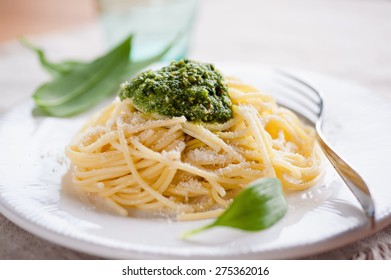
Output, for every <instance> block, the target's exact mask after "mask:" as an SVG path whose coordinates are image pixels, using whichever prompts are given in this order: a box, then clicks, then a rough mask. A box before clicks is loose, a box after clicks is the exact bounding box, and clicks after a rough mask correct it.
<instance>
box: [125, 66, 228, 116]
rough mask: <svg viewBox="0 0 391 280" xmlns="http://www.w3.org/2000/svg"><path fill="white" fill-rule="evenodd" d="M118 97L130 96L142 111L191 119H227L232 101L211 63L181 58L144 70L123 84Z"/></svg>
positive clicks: (219, 75)
mask: <svg viewBox="0 0 391 280" xmlns="http://www.w3.org/2000/svg"><path fill="white" fill-rule="evenodd" d="M119 96H120V98H121V100H124V99H125V98H130V99H131V101H132V103H133V105H134V106H135V107H136V108H137V109H138V110H140V111H142V112H144V113H152V114H157V115H162V116H167V117H180V116H185V117H186V119H187V120H189V121H194V122H219V123H222V122H226V121H227V120H229V119H230V118H232V102H231V99H230V98H229V96H228V88H227V85H226V83H225V81H224V78H223V76H222V75H221V74H220V73H219V72H218V71H217V70H216V68H215V67H214V65H213V64H206V63H201V62H197V61H194V60H188V59H182V60H180V61H174V62H172V63H171V64H170V65H169V66H167V67H163V68H161V69H159V70H157V71H151V70H149V71H145V72H143V73H140V74H139V75H138V76H136V77H135V78H134V79H133V80H132V81H131V82H130V83H129V82H127V83H123V84H122V85H121V89H120V95H119Z"/></svg>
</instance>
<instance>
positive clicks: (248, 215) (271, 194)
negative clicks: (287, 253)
mask: <svg viewBox="0 0 391 280" xmlns="http://www.w3.org/2000/svg"><path fill="white" fill-rule="evenodd" d="M287 210H288V204H287V202H286V200H285V196H284V192H283V189H282V186H281V182H280V181H279V180H278V179H275V178H261V179H258V180H255V181H254V182H252V183H251V184H250V185H249V186H247V187H246V188H245V189H243V190H242V191H241V192H240V193H239V194H238V195H237V196H236V197H235V199H234V200H233V202H232V203H231V204H230V206H229V207H228V208H227V209H226V210H225V211H224V212H223V214H221V215H220V216H219V217H218V218H217V219H216V220H215V221H214V222H213V223H211V224H208V225H206V226H204V227H202V228H198V229H195V230H191V231H189V232H186V233H184V234H183V235H182V237H183V238H188V237H189V236H192V235H194V234H196V233H199V232H202V231H204V230H206V229H209V228H212V227H217V226H225V227H233V228H238V229H241V230H246V231H259V230H263V229H266V228H268V227H270V226H272V225H274V224H275V223H276V222H278V221H279V220H280V219H281V218H282V217H283V216H284V215H285V213H286V212H287Z"/></svg>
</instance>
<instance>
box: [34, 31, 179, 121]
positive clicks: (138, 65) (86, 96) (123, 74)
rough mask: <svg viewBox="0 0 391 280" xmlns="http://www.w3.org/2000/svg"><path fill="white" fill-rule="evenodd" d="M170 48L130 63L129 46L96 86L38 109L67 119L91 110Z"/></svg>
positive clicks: (161, 56)
mask: <svg viewBox="0 0 391 280" xmlns="http://www.w3.org/2000/svg"><path fill="white" fill-rule="evenodd" d="M129 41H130V40H129V39H128V42H129ZM171 47H172V44H170V45H169V46H168V47H167V48H166V49H164V50H163V51H162V52H161V53H159V54H157V55H156V56H154V57H151V58H149V59H147V60H144V61H139V62H130V61H129V54H130V45H129V48H127V54H126V55H125V51H121V53H120V54H121V55H120V56H121V57H122V59H121V60H119V61H118V63H117V64H116V65H114V66H111V67H110V69H111V71H108V73H107V74H106V76H104V77H103V78H102V79H101V80H99V81H97V83H96V84H92V85H90V88H88V87H86V88H85V89H84V91H83V92H81V93H80V94H79V95H77V96H75V97H74V98H71V99H69V100H68V101H66V102H63V103H61V104H59V105H55V106H39V108H40V109H41V110H42V111H43V112H45V113H46V114H48V115H51V116H55V117H68V116H72V115H75V114H78V113H81V112H83V111H85V110H87V109H89V108H91V107H92V106H94V105H95V104H97V103H99V102H100V101H101V100H103V99H104V98H106V97H107V96H109V95H111V94H114V93H116V92H117V90H118V89H119V84H120V83H121V82H123V81H125V80H128V79H130V78H131V77H132V76H134V75H135V74H137V73H138V72H140V71H141V70H143V69H144V68H146V67H147V66H148V65H150V64H152V63H154V62H157V61H159V60H161V59H162V58H163V56H164V55H165V54H166V53H167V52H168V51H169V50H170V49H171ZM75 72H78V71H75ZM72 74H73V73H72ZM70 75H71V74H70ZM63 79H66V77H63ZM67 80H68V79H67ZM64 94H66V92H64Z"/></svg>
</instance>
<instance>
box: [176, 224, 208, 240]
mask: <svg viewBox="0 0 391 280" xmlns="http://www.w3.org/2000/svg"><path fill="white" fill-rule="evenodd" d="M214 226H215V223H212V224H208V225H206V226H203V227H200V228H196V229H193V230H189V231H186V232H184V233H183V234H182V235H181V238H182V239H187V238H189V237H190V236H193V235H195V234H197V233H200V232H202V231H205V230H207V229H210V228H212V227H214Z"/></svg>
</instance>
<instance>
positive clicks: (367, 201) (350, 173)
mask: <svg viewBox="0 0 391 280" xmlns="http://www.w3.org/2000/svg"><path fill="white" fill-rule="evenodd" d="M316 131H317V133H316V136H317V140H318V143H319V145H320V147H321V148H322V150H323V152H324V153H325V155H326V156H327V158H328V159H329V161H330V162H331V164H332V165H333V167H334V168H335V170H336V171H337V172H338V174H339V175H340V176H341V178H342V179H343V181H344V182H345V183H346V185H347V186H348V187H349V189H350V190H351V192H352V193H353V194H354V196H355V197H356V198H357V200H358V202H359V203H360V204H361V206H362V208H363V209H364V211H365V215H366V216H367V217H368V219H369V222H370V226H371V228H374V226H375V206H374V202H373V199H372V196H371V193H370V191H369V188H368V186H367V184H366V183H365V181H364V179H363V178H362V177H361V176H360V175H359V174H358V173H357V172H356V171H355V170H354V169H353V168H352V167H351V166H350V165H349V164H348V163H347V162H346V161H345V160H344V159H342V157H341V156H339V155H338V154H337V153H336V152H335V151H334V150H333V149H332V148H331V147H330V146H329V145H328V144H327V142H326V140H325V138H324V136H323V135H322V134H321V133H320V130H319V129H318V127H317V129H316Z"/></svg>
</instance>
